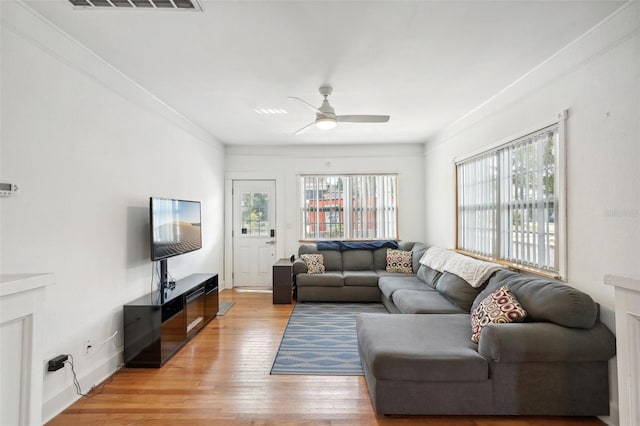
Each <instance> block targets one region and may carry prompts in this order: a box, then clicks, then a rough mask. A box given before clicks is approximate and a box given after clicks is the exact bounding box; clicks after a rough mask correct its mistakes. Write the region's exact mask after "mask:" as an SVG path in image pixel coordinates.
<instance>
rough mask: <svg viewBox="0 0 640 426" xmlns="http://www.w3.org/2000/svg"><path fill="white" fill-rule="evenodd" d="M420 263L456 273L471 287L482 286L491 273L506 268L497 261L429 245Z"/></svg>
mask: <svg viewBox="0 0 640 426" xmlns="http://www.w3.org/2000/svg"><path fill="white" fill-rule="evenodd" d="M420 263H421V264H423V265H425V266H428V267H430V268H431V269H435V270H436V271H440V272H449V273H451V274H455V275H457V276H459V277H460V278H462V279H463V280H465V281H466V282H468V283H469V285H470V286H471V287H480V286H481V285H482V283H484V282H485V281H486V280H487V278H489V276H490V275H491V274H493V273H494V272H495V271H497V270H498V269H503V268H504V267H503V266H501V265H498V264H497V263H492V262H485V261H483V260H478V259H474V258H471V257H469V256H465V255H462V254H459V253H456V252H454V251H451V250H446V249H443V248H439V247H429V249H427V251H426V252H425V254H424V255H423V256H422V258H420Z"/></svg>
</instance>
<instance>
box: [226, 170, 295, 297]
mask: <svg viewBox="0 0 640 426" xmlns="http://www.w3.org/2000/svg"><path fill="white" fill-rule="evenodd" d="M236 180H269V181H275V185H276V190H275V191H276V194H275V197H276V206H275V207H276V222H275V230H276V247H275V252H276V260H277V259H280V258H282V257H284V255H283V253H284V247H285V243H284V238H285V237H286V235H285V226H284V221H283V218H284V217H285V213H284V197H283V196H282V191H281V188H282V182H283V181H284V178H283V176H282V174H279V173H277V174H269V173H266V174H265V173H251V172H227V173H225V177H224V273H223V276H224V283H223V284H222V285H221V289H231V288H233V287H234V286H233V275H232V274H233V235H232V232H233V182H234V181H236Z"/></svg>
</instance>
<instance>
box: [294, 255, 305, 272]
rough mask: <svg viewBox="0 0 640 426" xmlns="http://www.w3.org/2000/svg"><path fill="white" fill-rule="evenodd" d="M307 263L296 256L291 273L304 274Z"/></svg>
mask: <svg viewBox="0 0 640 426" xmlns="http://www.w3.org/2000/svg"><path fill="white" fill-rule="evenodd" d="M307 270H308V269H307V264H306V263H305V261H304V260H302V259H300V258H298V259H296V260H295V261H294V262H293V275H298V274H306V273H307Z"/></svg>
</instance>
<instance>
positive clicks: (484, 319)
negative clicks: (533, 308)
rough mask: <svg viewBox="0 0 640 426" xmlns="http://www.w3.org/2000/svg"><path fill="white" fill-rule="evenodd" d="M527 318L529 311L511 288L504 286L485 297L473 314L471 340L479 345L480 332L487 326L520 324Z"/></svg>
mask: <svg viewBox="0 0 640 426" xmlns="http://www.w3.org/2000/svg"><path fill="white" fill-rule="evenodd" d="M526 316H527V311H525V310H524V308H523V307H522V306H521V305H520V302H518V299H516V297H515V296H514V295H513V293H511V290H509V287H507V286H506V285H505V286H502V287H500V288H499V289H497V290H496V291H494V292H493V293H491V294H490V295H488V296H487V297H485V298H484V299H483V300H482V302H480V304H479V305H478V307H477V308H476V309H474V311H473V313H472V314H471V340H472V341H473V342H474V343H478V342H479V341H480V332H481V331H482V328H483V327H484V326H486V325H487V324H500V323H510V322H520V321H522V320H523V319H524V318H525V317H526Z"/></svg>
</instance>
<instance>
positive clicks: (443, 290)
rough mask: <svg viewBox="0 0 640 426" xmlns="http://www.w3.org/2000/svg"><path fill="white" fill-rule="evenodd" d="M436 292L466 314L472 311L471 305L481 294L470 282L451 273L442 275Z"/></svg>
mask: <svg viewBox="0 0 640 426" xmlns="http://www.w3.org/2000/svg"><path fill="white" fill-rule="evenodd" d="M436 290H437V291H438V293H440V294H441V295H443V296H444V297H446V298H447V300H449V301H450V302H451V303H453V304H455V305H457V306H459V307H461V308H462V309H464V311H465V312H470V311H471V305H472V304H473V301H474V300H475V299H476V297H477V296H478V293H479V292H480V289H479V288H474V287H471V285H470V284H469V283H468V282H466V281H465V280H463V279H462V278H460V277H459V276H457V275H455V274H450V273H449V272H443V273H442V275H440V278H438V281H437V282H436Z"/></svg>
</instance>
